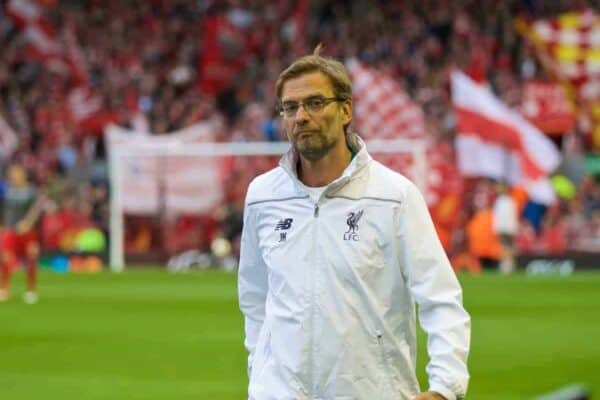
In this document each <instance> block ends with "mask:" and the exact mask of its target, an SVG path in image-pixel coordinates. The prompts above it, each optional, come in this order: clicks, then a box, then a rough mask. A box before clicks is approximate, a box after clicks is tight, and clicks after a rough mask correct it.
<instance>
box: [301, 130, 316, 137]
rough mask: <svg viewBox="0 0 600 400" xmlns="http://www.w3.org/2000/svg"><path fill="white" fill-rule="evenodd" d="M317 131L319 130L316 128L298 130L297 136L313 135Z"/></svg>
mask: <svg viewBox="0 0 600 400" xmlns="http://www.w3.org/2000/svg"><path fill="white" fill-rule="evenodd" d="M316 132H317V131H315V130H308V131H300V132H296V137H302V136H308V135H312V134H313V133H316Z"/></svg>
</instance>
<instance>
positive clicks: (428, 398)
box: [413, 391, 446, 400]
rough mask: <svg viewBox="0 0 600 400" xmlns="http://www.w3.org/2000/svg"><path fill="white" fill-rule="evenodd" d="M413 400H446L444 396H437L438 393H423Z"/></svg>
mask: <svg viewBox="0 0 600 400" xmlns="http://www.w3.org/2000/svg"><path fill="white" fill-rule="evenodd" d="M413 400H446V398H445V397H444V396H442V395H441V394H439V393H438V392H431V391H429V392H425V393H421V394H418V395H417V397H415V398H414V399H413Z"/></svg>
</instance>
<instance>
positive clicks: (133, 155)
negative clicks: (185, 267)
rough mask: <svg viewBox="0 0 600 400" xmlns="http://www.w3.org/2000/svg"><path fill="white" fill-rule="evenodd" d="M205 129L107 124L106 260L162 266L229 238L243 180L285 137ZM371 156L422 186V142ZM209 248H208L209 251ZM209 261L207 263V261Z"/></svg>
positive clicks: (396, 143) (116, 266)
mask: <svg viewBox="0 0 600 400" xmlns="http://www.w3.org/2000/svg"><path fill="white" fill-rule="evenodd" d="M210 132H211V126H210V125H207V124H199V125H196V126H193V127H191V128H188V129H186V130H185V131H182V132H176V133H173V134H169V135H160V136H156V135H148V134H141V133H136V132H134V131H128V130H125V129H123V128H118V127H115V126H111V127H109V128H107V130H106V141H107V147H108V154H109V165H110V188H111V196H110V240H109V245H110V247H109V249H110V253H109V265H110V268H111V269H112V270H114V271H121V270H122V269H123V268H125V266H126V265H132V264H139V263H144V264H153V265H162V264H164V263H165V262H166V260H167V259H169V258H170V257H172V256H175V255H177V254H179V255H181V254H184V258H185V257H188V258H189V257H196V256H200V255H202V254H204V253H210V252H211V251H212V252H214V251H217V252H218V251H219V249H218V248H217V249H215V244H216V245H217V246H218V245H219V243H221V242H219V241H218V240H217V241H215V239H219V238H221V237H224V238H226V239H227V241H225V242H224V243H227V242H229V243H233V247H234V248H233V253H234V254H235V251H236V250H237V249H236V248H235V243H236V238H235V236H236V235H239V229H241V218H242V217H241V211H242V209H243V200H244V197H245V193H246V189H247V186H248V184H249V182H250V181H251V180H252V179H253V178H254V177H255V176H257V175H259V174H261V173H263V172H266V171H268V170H269V169H271V168H273V167H275V166H276V165H277V163H278V160H279V158H280V157H281V155H282V154H284V153H285V152H286V151H287V150H288V149H289V143H287V142H230V143H215V142H212V141H211V139H213V137H212V136H211V133H210ZM366 145H367V149H368V150H369V152H370V154H371V155H372V156H373V158H375V159H377V160H379V161H381V162H382V163H384V164H386V165H388V166H389V167H391V168H392V169H394V170H397V171H399V172H401V173H403V174H404V175H405V176H407V177H408V178H410V179H411V180H413V182H415V183H416V184H417V186H419V188H420V189H421V190H422V191H423V192H424V193H425V191H426V171H427V165H426V154H425V151H426V147H425V143H424V142H422V141H418V140H371V141H367V142H366ZM211 245H212V248H211ZM207 262H208V261H207Z"/></svg>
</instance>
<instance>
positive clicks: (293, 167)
mask: <svg viewBox="0 0 600 400" xmlns="http://www.w3.org/2000/svg"><path fill="white" fill-rule="evenodd" d="M346 142H347V143H348V146H349V147H350V149H352V150H353V151H354V152H356V155H355V156H354V158H353V159H352V161H350V163H349V164H348V165H347V166H346V168H345V169H344V172H343V173H342V175H341V176H340V177H338V178H337V179H335V180H334V181H333V182H331V183H330V184H329V185H327V190H326V191H330V190H335V189H339V188H341V187H342V186H344V185H345V184H346V183H347V182H349V181H350V180H351V179H352V178H354V177H355V176H357V175H358V174H359V173H360V171H361V170H363V169H364V168H365V167H366V166H367V165H368V164H369V163H370V162H371V159H372V158H371V155H370V154H369V153H368V152H367V147H366V145H365V142H364V141H363V140H362V139H361V138H360V136H358V135H357V134H356V133H354V132H348V133H346ZM298 157H299V155H298V153H297V152H296V151H295V150H294V148H293V147H291V148H290V149H289V150H288V152H287V153H286V154H284V155H283V157H281V159H280V160H279V166H280V167H281V168H283V170H284V171H286V172H287V173H288V175H289V176H290V177H291V178H292V179H293V180H294V181H295V182H296V183H297V184H298V185H299V186H300V187H302V186H304V185H303V184H302V182H301V181H300V180H299V179H298V169H297V165H298Z"/></svg>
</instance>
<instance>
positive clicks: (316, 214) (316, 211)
mask: <svg viewBox="0 0 600 400" xmlns="http://www.w3.org/2000/svg"><path fill="white" fill-rule="evenodd" d="M318 216H319V205H318V204H315V218H316V217H318Z"/></svg>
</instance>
